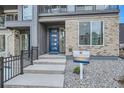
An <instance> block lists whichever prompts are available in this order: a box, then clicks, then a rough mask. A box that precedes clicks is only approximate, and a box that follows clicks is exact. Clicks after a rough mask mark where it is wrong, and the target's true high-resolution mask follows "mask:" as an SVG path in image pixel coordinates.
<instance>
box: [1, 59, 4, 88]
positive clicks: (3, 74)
mask: <svg viewBox="0 0 124 93" xmlns="http://www.w3.org/2000/svg"><path fill="white" fill-rule="evenodd" d="M3 76H4V74H3V57H0V88H3V78H4V77H3Z"/></svg>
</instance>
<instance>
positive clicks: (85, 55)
mask: <svg viewBox="0 0 124 93" xmlns="http://www.w3.org/2000/svg"><path fill="white" fill-rule="evenodd" d="M89 59H90V52H89V51H85V50H84V51H73V61H74V62H77V63H80V79H83V65H84V64H89Z"/></svg>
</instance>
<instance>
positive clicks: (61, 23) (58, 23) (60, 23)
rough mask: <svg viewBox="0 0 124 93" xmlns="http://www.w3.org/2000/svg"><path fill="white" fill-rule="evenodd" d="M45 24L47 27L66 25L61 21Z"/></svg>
mask: <svg viewBox="0 0 124 93" xmlns="http://www.w3.org/2000/svg"><path fill="white" fill-rule="evenodd" d="M41 23H43V24H45V25H46V26H52V25H65V21H60V22H41Z"/></svg>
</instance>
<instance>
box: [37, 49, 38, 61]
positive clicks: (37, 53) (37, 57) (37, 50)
mask: <svg viewBox="0 0 124 93" xmlns="http://www.w3.org/2000/svg"><path fill="white" fill-rule="evenodd" d="M37 59H38V47H37Z"/></svg>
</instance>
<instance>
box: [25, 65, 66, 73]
mask: <svg viewBox="0 0 124 93" xmlns="http://www.w3.org/2000/svg"><path fill="white" fill-rule="evenodd" d="M64 71H65V65H50V64H49V65H46V64H34V65H30V66H28V67H26V68H24V73H32V74H64Z"/></svg>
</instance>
